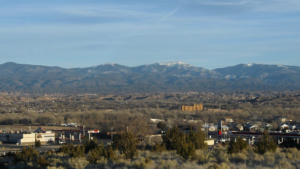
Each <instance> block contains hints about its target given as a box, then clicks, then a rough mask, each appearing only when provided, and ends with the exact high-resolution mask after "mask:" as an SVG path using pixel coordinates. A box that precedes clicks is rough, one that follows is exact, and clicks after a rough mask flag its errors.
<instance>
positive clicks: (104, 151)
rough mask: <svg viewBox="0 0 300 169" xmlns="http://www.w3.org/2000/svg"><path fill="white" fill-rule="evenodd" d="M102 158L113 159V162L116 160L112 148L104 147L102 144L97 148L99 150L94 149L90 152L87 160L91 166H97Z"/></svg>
mask: <svg viewBox="0 0 300 169" xmlns="http://www.w3.org/2000/svg"><path fill="white" fill-rule="evenodd" d="M101 157H104V158H107V159H112V160H114V159H115V158H116V156H115V153H114V150H113V148H112V147H111V146H107V147H104V146H103V144H100V145H99V146H97V148H95V149H92V150H91V151H90V152H89V155H88V157H87V160H88V161H89V163H91V164H96V163H97V161H98V160H99V159H100V158H101Z"/></svg>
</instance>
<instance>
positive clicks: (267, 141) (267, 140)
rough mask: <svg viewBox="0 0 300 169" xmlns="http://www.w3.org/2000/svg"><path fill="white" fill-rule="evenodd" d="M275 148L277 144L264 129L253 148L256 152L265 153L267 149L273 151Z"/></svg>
mask: <svg viewBox="0 0 300 169" xmlns="http://www.w3.org/2000/svg"><path fill="white" fill-rule="evenodd" d="M276 149H277V145H276V143H275V142H274V140H273V138H271V137H270V135H269V134H268V132H267V131H264V133H263V135H262V136H261V138H260V139H259V141H258V143H257V145H256V146H255V149H254V150H255V152H256V153H259V154H265V153H266V152H267V151H271V152H275V151H276Z"/></svg>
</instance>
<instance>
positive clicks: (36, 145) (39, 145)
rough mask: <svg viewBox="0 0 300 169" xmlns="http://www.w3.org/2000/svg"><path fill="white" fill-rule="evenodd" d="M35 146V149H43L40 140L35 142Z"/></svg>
mask: <svg viewBox="0 0 300 169" xmlns="http://www.w3.org/2000/svg"><path fill="white" fill-rule="evenodd" d="M34 145H35V147H41V146H42V143H41V141H40V140H35V142H34Z"/></svg>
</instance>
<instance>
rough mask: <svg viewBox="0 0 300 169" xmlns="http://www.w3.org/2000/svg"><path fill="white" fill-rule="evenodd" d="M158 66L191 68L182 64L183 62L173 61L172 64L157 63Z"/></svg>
mask: <svg viewBox="0 0 300 169" xmlns="http://www.w3.org/2000/svg"><path fill="white" fill-rule="evenodd" d="M158 64H159V65H162V66H167V67H171V66H177V65H180V66H188V67H192V65H190V64H187V63H184V62H180V61H179V62H177V61H174V62H167V63H158Z"/></svg>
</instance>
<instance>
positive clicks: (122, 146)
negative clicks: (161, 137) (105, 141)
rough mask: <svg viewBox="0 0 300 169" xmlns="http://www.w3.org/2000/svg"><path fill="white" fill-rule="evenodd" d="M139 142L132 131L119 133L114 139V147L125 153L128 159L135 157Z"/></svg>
mask: <svg viewBox="0 0 300 169" xmlns="http://www.w3.org/2000/svg"><path fill="white" fill-rule="evenodd" d="M137 143H138V140H137V139H136V138H135V136H134V134H132V133H130V132H121V133H118V134H116V135H115V136H114V139H113V147H114V148H115V149H118V150H119V151H120V152H121V153H123V154H124V155H125V157H126V158H127V159H130V158H133V156H134V155H136V153H137V148H136V145H137Z"/></svg>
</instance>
